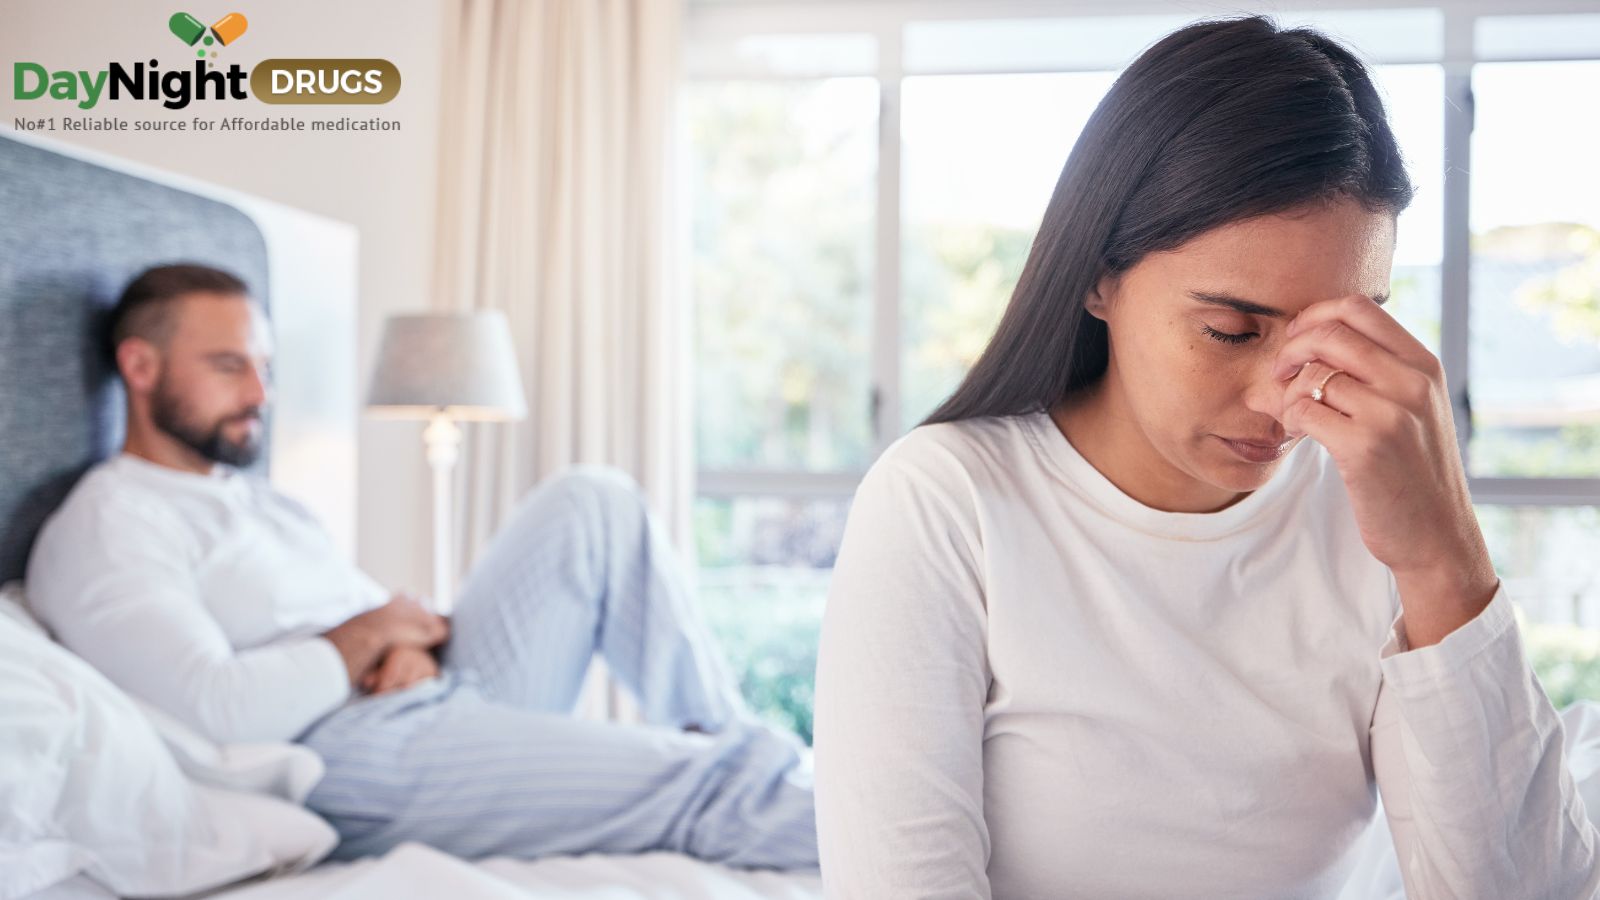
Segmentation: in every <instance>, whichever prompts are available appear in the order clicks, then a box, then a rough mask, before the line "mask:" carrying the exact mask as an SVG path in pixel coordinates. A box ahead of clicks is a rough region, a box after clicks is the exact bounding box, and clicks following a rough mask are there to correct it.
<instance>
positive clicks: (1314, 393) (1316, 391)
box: [1311, 369, 1344, 403]
mask: <svg viewBox="0 0 1600 900" xmlns="http://www.w3.org/2000/svg"><path fill="white" fill-rule="evenodd" d="M1343 371H1344V370H1343V369H1334V370H1333V371H1332V372H1329V373H1328V374H1326V375H1324V376H1322V383H1321V384H1319V385H1317V386H1316V387H1314V388H1312V389H1311V399H1313V400H1315V401H1317V402H1318V403H1321V402H1322V397H1323V390H1322V389H1323V388H1325V387H1327V386H1328V381H1329V379H1331V378H1333V376H1335V375H1338V374H1339V373H1341V372H1343Z"/></svg>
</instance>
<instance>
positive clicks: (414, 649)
mask: <svg viewBox="0 0 1600 900" xmlns="http://www.w3.org/2000/svg"><path fill="white" fill-rule="evenodd" d="M438 674H439V664H438V662H436V661H435V660H434V658H433V654H432V653H429V652H428V651H427V650H425V649H423V648H422V647H418V646H415V645H410V644H400V645H397V646H395V647H393V648H391V649H390V650H389V652H388V653H387V654H386V655H385V656H384V657H383V662H381V663H379V664H378V665H377V666H376V667H374V668H373V669H372V671H370V672H368V673H367V674H366V675H365V676H364V677H363V678H362V679H361V687H362V688H363V689H364V690H366V691H367V693H370V694H384V693H388V692H389V691H398V690H404V689H405V688H408V687H411V686H412V685H414V684H416V683H417V682H419V681H425V680H427V679H429V678H433V677H436V676H437V675H438Z"/></svg>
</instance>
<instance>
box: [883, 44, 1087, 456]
mask: <svg viewBox="0 0 1600 900" xmlns="http://www.w3.org/2000/svg"><path fill="white" fill-rule="evenodd" d="M1115 77H1116V76H1115V73H1113V72H1083V73H1070V74H1048V75H940V76H923V77H917V78H907V79H905V81H904V82H903V87H902V88H901V97H902V101H901V110H902V112H901V130H900V133H901V141H902V153H901V158H902V160H903V163H902V169H901V177H902V178H903V185H904V189H903V190H902V192H901V197H902V201H901V271H900V279H901V288H900V291H901V360H900V372H901V375H900V383H901V405H900V408H901V426H902V428H903V429H909V428H911V427H912V426H913V425H915V424H916V422H917V421H918V420H920V419H921V418H922V417H923V416H925V415H927V414H928V413H929V412H931V411H932V409H933V407H935V406H937V405H938V403H939V401H940V400H943V399H944V398H945V397H946V396H948V395H949V393H950V391H951V390H953V389H954V388H955V386H956V384H957V383H959V382H960V380H961V376H962V375H963V374H964V373H965V372H966V370H967V369H968V368H969V367H970V366H971V365H972V363H973V362H974V361H975V360H976V359H977V358H978V354H979V353H981V352H982V350H983V347H984V345H985V344H986V343H988V340H989V335H990V334H991V333H993V331H994V326H995V324H996V323H997V322H998V321H999V317H1000V313H1001V311H1002V310H1003V309H1004V308H1005V305H1006V302H1007V301H1008V300H1010V299H1011V290H1012V288H1013V287H1014V286H1015V285H1016V282H1017V278H1018V276H1019V275H1021V273H1022V264H1023V262H1024V261H1025V260H1026V259H1027V256H1028V248H1029V246H1030V245H1031V244H1032V242H1033V235H1034V232H1036V231H1037V230H1038V228H1039V218H1040V216H1042V215H1043V214H1044V208H1045V204H1047V203H1048V202H1049V200H1050V192H1051V191H1052V190H1053V189H1054V188H1055V183H1056V177H1057V176H1058V175H1060V173H1061V164H1062V162H1063V161H1064V160H1065V159H1066V157H1067V153H1068V152H1069V151H1070V150H1071V149H1072V144H1073V142H1074V141H1076V140H1077V139H1078V133H1079V132H1080V131H1082V130H1083V125H1084V123H1085V122H1087V121H1088V119H1089V114H1090V113H1092V112H1094V108H1095V105H1096V104H1097V103H1099V102H1100V98H1101V97H1102V96H1104V94H1105V92H1106V90H1107V89H1109V88H1110V87H1111V82H1112V81H1113V80H1114V78H1115ZM1039 110H1049V111H1050V114H1049V115H1040V114H1039Z"/></svg>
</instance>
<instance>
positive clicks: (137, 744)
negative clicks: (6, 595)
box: [0, 597, 338, 900]
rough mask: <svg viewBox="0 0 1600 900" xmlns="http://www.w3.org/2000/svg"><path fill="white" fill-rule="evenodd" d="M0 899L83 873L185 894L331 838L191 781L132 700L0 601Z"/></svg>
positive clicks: (299, 859) (131, 887)
mask: <svg viewBox="0 0 1600 900" xmlns="http://www.w3.org/2000/svg"><path fill="white" fill-rule="evenodd" d="M0 611H3V614H0V809H3V810H5V811H6V815H4V816H3V817H0V900H12V898H16V897H21V896H25V895H27V894H30V893H33V892H35V891H38V890H40V889H42V888H45V887H48V886H49V885H50V884H52V883H53V881H52V879H53V880H55V881H59V880H61V879H65V878H67V877H69V876H71V875H73V874H74V873H75V872H77V871H79V870H81V871H82V872H83V874H85V875H87V876H89V877H90V878H92V879H94V880H95V881H96V882H98V883H99V884H101V885H103V886H105V887H106V888H108V889H110V890H111V891H113V892H115V893H117V894H119V895H138V896H163V895H180V894H189V893H193V892H197V891H202V890H208V889H211V888H214V887H219V886H221V885H224V884H228V883H230V882H233V881H237V880H239V879H241V878H244V877H247V876H250V875H254V874H257V873H260V872H266V871H279V870H282V871H293V870H298V869H301V868H305V867H308V866H310V865H312V864H313V863H315V862H316V861H317V860H319V859H321V858H322V857H323V856H325V855H327V853H328V852H329V851H330V850H332V849H333V846H334V844H335V843H337V840H338V838H337V835H336V834H335V833H334V831H333V829H332V828H330V827H329V826H328V824H327V823H326V822H323V821H322V820H321V819H319V818H317V817H316V816H315V815H312V814H311V813H309V812H307V811H306V810H304V809H301V808H300V807H298V806H295V805H293V804H291V803H287V802H284V801H282V800H279V799H276V798H272V797H265V796H254V795H251V794H247V793H242V792H238V791H232V790H225V789H221V788H215V787H210V786H207V785H201V784H194V783H191V782H190V781H189V780H188V779H187V778H185V776H184V774H183V772H182V771H181V770H180V769H179V767H178V764H177V762H176V761H175V760H174V758H173V756H172V755H171V754H170V753H169V752H168V751H167V748H166V747H165V745H163V743H162V740H161V738H160V737H159V736H158V735H157V734H156V732H155V730H154V729H153V728H152V727H151V725H150V723H149V722H148V721H147V720H146V719H145V717H144V715H143V714H142V713H141V712H140V711H139V709H138V708H137V707H136V706H135V705H134V704H133V702H132V701H131V700H130V699H129V698H128V697H127V695H125V694H123V693H122V692H121V691H120V690H118V689H117V688H116V687H115V686H114V685H112V684H111V683H110V682H109V681H107V680H106V679H105V678H103V677H102V676H101V675H100V674H99V673H98V672H96V671H95V670H94V669H93V668H91V667H90V666H89V665H88V664H87V663H85V662H83V661H82V660H80V659H78V658H77V657H76V656H73V655H72V654H71V653H69V652H68V651H67V650H65V649H64V648H62V647H60V646H57V645H56V644H54V643H52V642H50V640H49V639H48V638H46V637H45V636H44V635H42V634H41V633H40V632H39V630H38V629H37V627H36V626H32V627H30V625H29V624H27V623H26V622H25V614H24V613H23V611H22V610H21V608H20V607H18V606H16V604H15V603H14V597H13V598H12V600H9V601H8V600H0Z"/></svg>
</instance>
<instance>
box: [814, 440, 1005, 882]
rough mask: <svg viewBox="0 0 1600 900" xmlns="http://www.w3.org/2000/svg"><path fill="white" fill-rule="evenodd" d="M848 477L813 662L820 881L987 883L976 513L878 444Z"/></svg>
mask: <svg viewBox="0 0 1600 900" xmlns="http://www.w3.org/2000/svg"><path fill="white" fill-rule="evenodd" d="M893 454H894V451H893V450H892V449H891V450H890V451H888V452H887V453H886V454H885V456H884V458H882V459H880V460H879V462H878V463H877V464H876V465H875V466H874V467H873V468H872V470H871V471H870V472H868V473H867V476H866V478H865V479H864V480H863V481H862V483H861V486H860V488H859V489H858V490H857V492H856V496H855V501H854V503H853V504H852V506H851V510H850V519H849V522H848V524H847V525H846V528H845V534H844V541H843V545H842V546H841V548H840V551H839V558H838V561H837V564H836V566H835V568H834V573H833V580H832V583H831V586H830V590H829V594H828V605H827V612H826V614H825V615H824V617H823V625H822V646H821V649H820V651H819V656H818V662H817V712H816V773H817V826H818V837H819V841H820V844H821V853H822V877H823V885H824V890H825V893H826V894H827V896H829V897H859V898H869V900H892V898H896V897H916V898H974V897H981V898H988V897H989V896H990V893H989V882H988V876H987V873H986V870H987V867H988V861H989V833H988V830H987V828H986V827H985V825H984V818H983V728H984V703H985V701H986V700H987V696H988V690H989V676H988V664H987V657H986V654H985V635H986V624H985V622H986V620H985V613H984V603H983V596H982V589H981V586H980V585H981V581H980V578H979V574H978V560H979V554H978V551H977V536H976V529H975V528H973V527H972V526H971V525H970V524H968V523H970V521H971V518H970V515H963V513H962V509H961V505H960V504H959V503H956V502H952V501H951V500H949V499H947V498H948V497H949V496H950V494H949V492H947V490H944V489H941V488H940V486H939V485H937V484H935V483H934V482H933V479H932V478H931V477H930V476H929V475H927V474H926V473H924V472H919V471H916V470H915V469H914V468H912V467H911V466H909V465H907V464H904V463H901V462H900V461H898V460H895V459H892V458H891V456H892V455H893Z"/></svg>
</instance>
